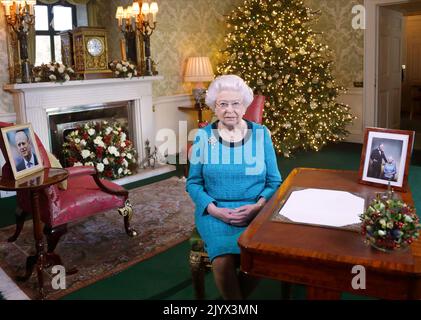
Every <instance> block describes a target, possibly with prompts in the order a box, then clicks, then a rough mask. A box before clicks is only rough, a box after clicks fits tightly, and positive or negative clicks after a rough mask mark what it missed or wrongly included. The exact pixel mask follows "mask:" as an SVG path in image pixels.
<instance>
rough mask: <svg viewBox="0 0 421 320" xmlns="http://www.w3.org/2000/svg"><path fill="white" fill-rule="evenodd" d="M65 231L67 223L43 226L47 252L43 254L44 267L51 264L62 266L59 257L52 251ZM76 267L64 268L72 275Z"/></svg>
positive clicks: (67, 273)
mask: <svg viewBox="0 0 421 320" xmlns="http://www.w3.org/2000/svg"><path fill="white" fill-rule="evenodd" d="M66 233H67V224H62V225H60V226H57V227H54V228H52V227H50V226H47V225H45V226H44V234H45V236H46V238H47V253H46V255H45V267H51V266H56V265H60V266H64V264H63V262H62V260H61V257H60V256H59V255H58V254H57V253H55V252H54V250H55V249H56V247H57V244H58V242H59V241H60V238H61V237H62V236H63V235H65V234H66ZM77 271H78V270H77V269H76V268H71V269H69V270H67V269H66V275H72V274H75V273H77Z"/></svg>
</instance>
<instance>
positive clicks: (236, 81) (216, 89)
mask: <svg viewBox="0 0 421 320" xmlns="http://www.w3.org/2000/svg"><path fill="white" fill-rule="evenodd" d="M225 90H229V91H236V92H238V93H240V95H241V96H242V98H243V101H242V102H243V104H244V106H245V107H246V108H248V106H249V105H250V104H251V102H252V101H253V99H254V95H253V90H251V88H250V87H249V86H248V85H247V83H245V82H244V80H243V79H241V78H240V77H239V76H236V75H234V74H227V75H223V76H219V77H217V78H216V79H215V80H213V81H212V83H211V84H210V85H209V88H208V92H207V93H206V100H205V102H206V105H207V106H209V107H210V108H211V109H212V110H214V109H215V103H216V99H217V97H218V95H219V93H221V92H222V91H225Z"/></svg>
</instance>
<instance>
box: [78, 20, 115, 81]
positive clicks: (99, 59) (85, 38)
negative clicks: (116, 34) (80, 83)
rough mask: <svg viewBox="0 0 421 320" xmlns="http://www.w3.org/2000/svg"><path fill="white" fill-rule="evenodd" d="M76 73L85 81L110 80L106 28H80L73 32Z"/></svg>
mask: <svg viewBox="0 0 421 320" xmlns="http://www.w3.org/2000/svg"><path fill="white" fill-rule="evenodd" d="M73 52H74V64H75V72H76V73H77V74H79V75H82V76H83V77H84V78H85V79H96V78H108V77H111V75H112V72H111V70H109V68H108V43H107V31H106V30H105V29H104V28H93V27H79V28H76V29H74V30H73Z"/></svg>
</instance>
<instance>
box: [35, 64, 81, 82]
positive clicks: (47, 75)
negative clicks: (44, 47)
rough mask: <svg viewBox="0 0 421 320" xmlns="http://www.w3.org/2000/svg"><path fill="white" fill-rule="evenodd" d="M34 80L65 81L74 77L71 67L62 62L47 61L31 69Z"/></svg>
mask: <svg viewBox="0 0 421 320" xmlns="http://www.w3.org/2000/svg"><path fill="white" fill-rule="evenodd" d="M32 74H33V76H34V81H35V82H61V83H62V82H66V81H69V80H71V79H73V78H74V77H75V72H74V70H73V69H72V68H70V67H67V66H66V65H64V64H62V63H48V64H42V65H40V66H36V67H34V68H33V69H32Z"/></svg>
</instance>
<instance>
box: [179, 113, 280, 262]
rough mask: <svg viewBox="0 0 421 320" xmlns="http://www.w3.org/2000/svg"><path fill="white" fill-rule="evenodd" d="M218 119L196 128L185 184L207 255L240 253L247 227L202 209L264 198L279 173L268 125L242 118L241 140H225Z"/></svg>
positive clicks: (275, 185) (273, 188) (276, 182)
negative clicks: (244, 126)
mask: <svg viewBox="0 0 421 320" xmlns="http://www.w3.org/2000/svg"><path fill="white" fill-rule="evenodd" d="M217 124H218V121H216V122H214V123H212V124H210V125H208V126H206V127H204V128H202V129H199V130H198V132H197V134H196V137H195V140H194V144H193V147H192V153H191V156H190V171H189V177H188V179H187V185H186V189H187V192H188V193H189V195H190V197H191V198H192V200H193V202H194V203H195V205H196V210H195V222H196V227H197V230H198V232H199V234H200V236H201V237H202V239H203V241H204V243H205V249H206V251H207V252H208V255H209V258H210V259H211V260H213V259H214V258H215V257H217V256H220V255H224V254H239V253H240V248H239V246H238V244H237V241H238V238H239V237H240V235H241V233H242V232H243V231H244V230H245V228H246V227H237V226H233V225H229V224H227V223H225V222H223V221H222V220H219V219H217V218H215V217H213V216H211V215H210V214H208V212H207V206H208V205H209V204H210V203H211V202H213V203H215V205H216V206H217V207H222V208H237V207H240V206H243V205H246V204H253V203H256V202H257V201H258V199H259V198H260V197H264V198H265V199H266V200H269V199H270V197H271V196H272V195H273V194H274V193H275V191H276V190H277V189H278V187H279V186H280V184H281V181H282V179H281V174H280V173H279V170H278V165H277V162H276V155H275V150H274V148H273V144H272V140H271V138H270V133H269V130H268V129H267V128H266V127H265V126H262V125H259V124H257V123H254V122H249V121H247V125H248V128H249V130H248V133H247V134H246V136H245V137H244V139H243V140H242V141H239V142H237V143H230V142H226V141H224V140H222V138H221V137H220V136H219V135H218V130H217Z"/></svg>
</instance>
